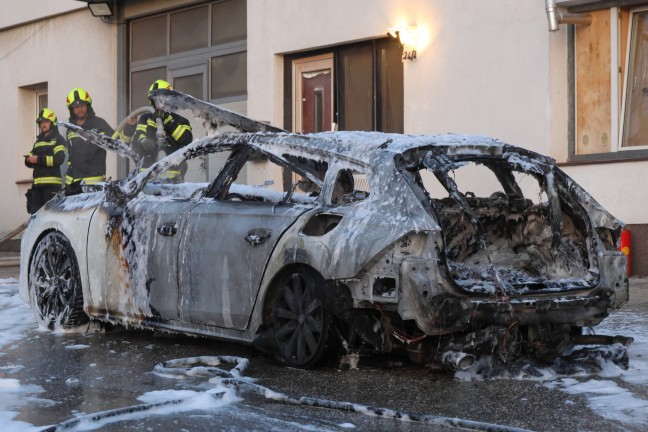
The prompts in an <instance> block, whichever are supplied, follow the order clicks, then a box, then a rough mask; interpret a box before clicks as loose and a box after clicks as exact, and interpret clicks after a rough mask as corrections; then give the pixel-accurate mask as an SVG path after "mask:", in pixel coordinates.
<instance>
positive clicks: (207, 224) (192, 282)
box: [179, 199, 309, 330]
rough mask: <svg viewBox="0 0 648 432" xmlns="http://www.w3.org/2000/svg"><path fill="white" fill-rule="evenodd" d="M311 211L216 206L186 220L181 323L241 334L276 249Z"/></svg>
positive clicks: (288, 206) (209, 204) (271, 205)
mask: <svg viewBox="0 0 648 432" xmlns="http://www.w3.org/2000/svg"><path fill="white" fill-rule="evenodd" d="M308 209H309V207H308V206H304V205H299V204H293V203H284V204H280V205H278V204H276V203H272V202H256V201H254V202H246V201H230V200H225V199H223V200H214V201H212V202H202V203H200V204H198V205H196V207H194V208H193V209H192V210H191V211H190V212H189V215H188V218H187V224H186V232H185V235H184V237H183V242H182V245H181V250H180V255H181V256H180V260H179V263H180V266H181V267H180V268H181V270H180V274H181V280H180V283H181V285H182V286H183V287H186V286H189V287H190V289H189V290H188V294H187V293H184V292H183V294H184V295H183V297H182V298H181V301H180V304H181V313H182V319H183V320H185V321H189V322H191V323H194V324H203V325H209V326H217V327H224V328H233V329H237V330H243V329H245V328H246V327H247V324H248V321H249V318H250V315H251V312H252V308H253V306H254V303H255V301H256V298H257V294H258V290H259V284H260V283H261V278H262V276H263V272H264V270H265V268H266V264H267V262H268V259H269V257H270V256H271V254H272V251H273V249H274V246H275V244H276V243H277V241H278V240H279V238H280V237H281V236H282V234H283V233H284V231H285V230H286V229H287V228H288V227H289V226H290V225H292V224H293V223H294V222H295V220H296V219H297V218H298V217H299V215H300V214H302V213H303V212H305V211H306V210H308Z"/></svg>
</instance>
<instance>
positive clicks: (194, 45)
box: [129, 0, 247, 181]
mask: <svg viewBox="0 0 648 432" xmlns="http://www.w3.org/2000/svg"><path fill="white" fill-rule="evenodd" d="M130 44H131V45H130V63H129V66H130V104H129V108H130V110H131V111H133V110H135V109H137V108H140V107H145V106H148V105H149V101H148V89H149V87H150V85H151V84H152V83H153V82H154V81H155V80H157V79H164V80H166V81H169V82H170V83H171V85H172V86H173V88H175V89H177V90H178V91H181V92H183V93H187V94H190V95H192V96H194V97H196V98H198V99H203V100H210V101H211V102H213V103H216V104H219V105H223V104H227V103H231V102H237V103H238V106H237V108H239V109H243V110H244V109H245V105H244V104H243V105H242V107H241V102H243V103H244V101H245V100H246V99H247V2H246V0H225V1H212V2H208V3H204V4H201V5H199V6H190V7H186V8H181V9H176V10H172V11H169V12H165V13H162V14H158V15H155V16H148V17H144V18H137V19H134V20H132V21H130ZM226 108H229V109H236V108H235V107H232V106H226ZM178 114H180V115H183V116H185V117H186V118H187V119H188V120H189V121H190V123H191V127H192V130H193V135H194V138H199V137H201V136H203V135H204V129H203V127H202V122H198V121H196V120H195V119H194V118H193V117H192V116H191V114H190V113H186V112H180V113H178ZM224 160H225V159H224V157H222V155H215V156H213V157H206V158H204V159H202V160H196V161H193V162H192V163H190V164H189V170H188V172H187V174H186V177H185V178H187V179H191V180H196V181H206V180H207V179H208V178H209V177H210V175H211V174H213V173H214V172H218V170H219V169H220V168H221V167H222V165H223V163H224Z"/></svg>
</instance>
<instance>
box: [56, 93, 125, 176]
mask: <svg viewBox="0 0 648 432" xmlns="http://www.w3.org/2000/svg"><path fill="white" fill-rule="evenodd" d="M66 104H67V107H68V110H70V123H73V124H75V125H77V126H81V127H82V128H84V129H87V130H98V131H99V132H100V133H103V134H106V135H109V136H111V137H112V138H115V139H116V138H119V139H122V140H123V141H124V142H126V143H129V142H130V137H131V136H132V135H133V132H134V130H135V119H131V118H129V119H128V122H127V125H126V127H125V128H124V131H122V132H114V131H113V129H112V128H111V127H110V125H108V123H107V122H106V120H104V119H102V118H101V117H97V115H96V114H95V112H94V110H93V109H92V98H91V97H90V94H89V93H88V92H87V91H85V90H84V89H82V88H81V87H76V88H73V89H72V90H71V91H70V93H69V94H68V96H67V100H66ZM67 142H68V151H69V154H70V157H69V161H68V171H67V175H66V176H65V183H66V184H71V183H74V182H79V181H83V182H84V183H85V184H95V183H99V182H102V181H104V180H106V150H104V149H102V148H101V147H98V146H96V145H94V144H92V143H91V142H88V141H86V140H84V139H83V138H81V137H80V136H79V135H78V134H77V133H76V132H75V131H73V130H70V129H68V132H67Z"/></svg>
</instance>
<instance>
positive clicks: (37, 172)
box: [25, 126, 66, 187]
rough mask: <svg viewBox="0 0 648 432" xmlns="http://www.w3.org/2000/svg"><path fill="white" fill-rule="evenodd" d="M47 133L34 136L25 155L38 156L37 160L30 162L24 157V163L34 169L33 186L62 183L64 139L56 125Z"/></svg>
mask: <svg viewBox="0 0 648 432" xmlns="http://www.w3.org/2000/svg"><path fill="white" fill-rule="evenodd" d="M52 129H53V130H52V131H50V132H48V133H47V134H43V133H41V134H39V135H38V136H37V137H36V142H35V143H34V148H33V149H32V151H30V152H29V154H28V155H27V156H38V162H36V163H34V164H31V163H28V162H27V158H25V165H26V166H27V167H28V168H33V169H34V187H45V186H53V185H59V186H60V185H62V184H63V181H62V179H61V168H60V167H61V165H62V164H63V162H64V161H65V154H66V150H65V140H64V139H63V137H62V136H61V135H60V134H59V132H58V129H57V128H56V126H52Z"/></svg>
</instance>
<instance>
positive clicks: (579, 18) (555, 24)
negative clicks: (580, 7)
mask: <svg viewBox="0 0 648 432" xmlns="http://www.w3.org/2000/svg"><path fill="white" fill-rule="evenodd" d="M545 10H546V11H547V21H548V23H549V31H551V32H555V31H558V30H559V25H560V24H584V25H589V24H591V23H592V15H590V14H588V13H569V12H563V11H562V10H559V8H558V6H556V0H545Z"/></svg>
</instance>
